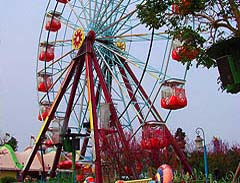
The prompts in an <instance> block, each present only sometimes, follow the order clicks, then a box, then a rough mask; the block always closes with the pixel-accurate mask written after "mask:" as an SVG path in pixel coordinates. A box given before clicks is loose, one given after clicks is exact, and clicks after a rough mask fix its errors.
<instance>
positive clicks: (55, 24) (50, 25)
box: [45, 12, 61, 32]
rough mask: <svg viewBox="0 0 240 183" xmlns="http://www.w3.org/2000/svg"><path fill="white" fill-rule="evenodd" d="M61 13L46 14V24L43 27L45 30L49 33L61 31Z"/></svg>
mask: <svg viewBox="0 0 240 183" xmlns="http://www.w3.org/2000/svg"><path fill="white" fill-rule="evenodd" d="M60 16H61V13H59V12H49V13H48V14H47V22H46V25H45V29H46V30H48V31H51V32H57V31H58V30H59V29H61V22H60V19H59V18H60Z"/></svg>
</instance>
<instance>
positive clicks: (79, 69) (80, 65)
mask: <svg viewBox="0 0 240 183" xmlns="http://www.w3.org/2000/svg"><path fill="white" fill-rule="evenodd" d="M83 64H84V60H82V59H79V63H78V65H77V67H76V73H75V76H74V80H73V84H72V90H71V93H70V97H69V101H68V104H67V109H66V113H65V117H64V121H63V133H62V134H61V135H62V137H61V138H63V137H64V135H65V134H66V130H67V127H68V122H69V118H70V115H71V112H72V106H73V102H74V98H75V94H76V91H77V87H78V83H79V80H80V75H81V73H82V70H83ZM62 146H63V144H62V143H60V144H59V145H58V148H57V151H56V154H55V158H54V161H53V165H52V169H51V174H54V173H55V171H56V168H57V164H58V161H59V158H60V155H61V151H62Z"/></svg>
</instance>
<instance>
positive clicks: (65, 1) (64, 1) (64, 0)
mask: <svg viewBox="0 0 240 183" xmlns="http://www.w3.org/2000/svg"><path fill="white" fill-rule="evenodd" d="M57 1H58V2H59V3H63V4H66V3H67V2H68V1H70V0H57Z"/></svg>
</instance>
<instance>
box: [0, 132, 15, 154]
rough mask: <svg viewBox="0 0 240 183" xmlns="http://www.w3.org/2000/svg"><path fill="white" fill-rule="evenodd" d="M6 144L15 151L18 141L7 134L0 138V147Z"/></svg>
mask: <svg viewBox="0 0 240 183" xmlns="http://www.w3.org/2000/svg"><path fill="white" fill-rule="evenodd" d="M4 144H8V145H10V146H11V147H12V149H13V150H14V151H17V148H18V141H17V139H16V138H15V137H13V136H11V135H10V134H9V133H5V135H1V136H0V146H2V145H4Z"/></svg>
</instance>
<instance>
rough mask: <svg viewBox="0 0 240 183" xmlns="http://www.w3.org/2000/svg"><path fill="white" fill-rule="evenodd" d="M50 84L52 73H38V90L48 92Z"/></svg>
mask: <svg viewBox="0 0 240 183" xmlns="http://www.w3.org/2000/svg"><path fill="white" fill-rule="evenodd" d="M52 84H53V82H52V74H50V73H44V72H40V73H38V91H40V92H48V91H49V90H50V88H51V87H52Z"/></svg>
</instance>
